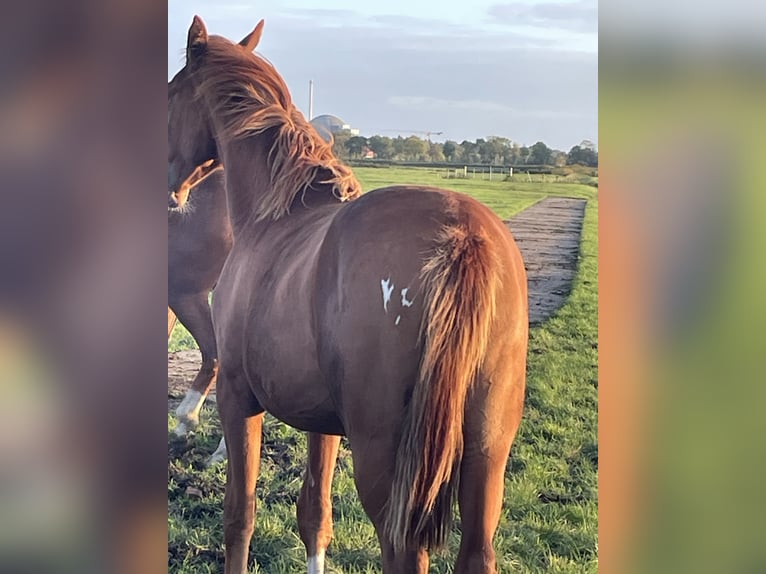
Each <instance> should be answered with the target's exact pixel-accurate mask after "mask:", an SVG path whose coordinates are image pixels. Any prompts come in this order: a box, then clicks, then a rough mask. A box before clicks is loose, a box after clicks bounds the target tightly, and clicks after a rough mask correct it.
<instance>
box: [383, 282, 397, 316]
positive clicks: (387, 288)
mask: <svg viewBox="0 0 766 574" xmlns="http://www.w3.org/2000/svg"><path fill="white" fill-rule="evenodd" d="M380 288H381V289H382V290H383V310H384V311H385V312H386V313H388V302H389V301H390V300H391V293H393V292H394V284H393V283H391V278H390V277H389V278H388V279H381V280H380Z"/></svg>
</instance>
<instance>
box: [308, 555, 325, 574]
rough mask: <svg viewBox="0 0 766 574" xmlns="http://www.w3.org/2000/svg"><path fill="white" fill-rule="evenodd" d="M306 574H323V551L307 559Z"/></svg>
mask: <svg viewBox="0 0 766 574" xmlns="http://www.w3.org/2000/svg"><path fill="white" fill-rule="evenodd" d="M308 574H324V550H319V551H318V552H317V555H316V556H312V557H311V558H309V573H308Z"/></svg>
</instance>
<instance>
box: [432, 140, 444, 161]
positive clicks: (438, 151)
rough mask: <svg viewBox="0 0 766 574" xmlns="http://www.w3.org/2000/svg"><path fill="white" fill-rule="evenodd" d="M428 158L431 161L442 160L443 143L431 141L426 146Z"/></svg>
mask: <svg viewBox="0 0 766 574" xmlns="http://www.w3.org/2000/svg"><path fill="white" fill-rule="evenodd" d="M428 159H430V160H431V161H432V162H441V161H444V144H440V143H431V144H430V145H429V146H428Z"/></svg>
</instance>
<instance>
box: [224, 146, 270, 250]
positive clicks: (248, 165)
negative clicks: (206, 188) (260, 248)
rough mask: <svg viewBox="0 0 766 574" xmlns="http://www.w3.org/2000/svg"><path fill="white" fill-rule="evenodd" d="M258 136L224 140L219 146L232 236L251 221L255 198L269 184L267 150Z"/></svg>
mask: <svg viewBox="0 0 766 574" xmlns="http://www.w3.org/2000/svg"><path fill="white" fill-rule="evenodd" d="M257 144H258V138H255V137H251V138H247V139H243V140H236V141H233V142H228V143H227V144H224V145H221V146H220V152H221V157H222V159H223V164H224V165H225V166H226V169H225V170H224V173H225V176H226V204H227V206H228V212H229V219H230V221H231V226H232V230H233V231H234V235H235V236H236V235H237V232H238V230H240V229H242V227H244V226H245V225H247V224H248V223H250V222H252V221H254V220H255V213H254V211H255V200H256V199H257V198H259V197H261V196H262V194H264V193H267V191H268V189H269V186H270V184H271V178H270V173H271V166H270V165H269V162H268V149H266V148H265V147H264V146H261V145H257Z"/></svg>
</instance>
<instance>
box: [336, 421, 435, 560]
mask: <svg viewBox="0 0 766 574" xmlns="http://www.w3.org/2000/svg"><path fill="white" fill-rule="evenodd" d="M399 432H400V431H398V430H397V429H396V428H395V427H391V428H389V429H383V428H377V429H376V432H375V437H374V438H373V437H369V438H368V439H367V440H364V439H361V438H359V437H358V438H357V440H356V441H354V440H351V453H352V456H353V459H354V482H355V483H356V488H357V491H358V493H359V498H360V500H361V502H362V506H363V507H364V510H365V512H366V513H367V516H369V517H370V519H371V520H372V523H373V525H374V526H375V532H376V534H377V535H378V541H379V542H380V548H381V558H382V562H383V574H427V572H428V552H427V551H426V549H425V548H424V547H421V546H412V547H408V548H405V549H403V550H399V551H397V550H395V549H394V545H393V544H392V542H391V540H390V538H389V537H388V535H387V534H386V532H385V504H386V502H387V501H388V499H389V497H390V494H391V484H392V482H393V479H394V466H395V465H394V461H395V457H396V452H397V445H398V436H399Z"/></svg>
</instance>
